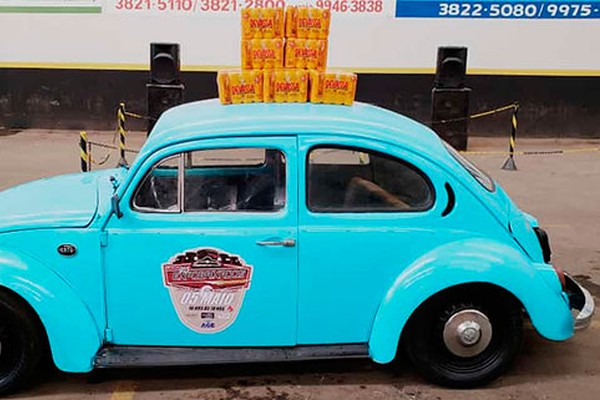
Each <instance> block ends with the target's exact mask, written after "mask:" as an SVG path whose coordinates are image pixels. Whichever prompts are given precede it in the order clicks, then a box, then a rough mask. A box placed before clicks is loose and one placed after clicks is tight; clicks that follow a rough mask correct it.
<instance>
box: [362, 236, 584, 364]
mask: <svg viewBox="0 0 600 400" xmlns="http://www.w3.org/2000/svg"><path fill="white" fill-rule="evenodd" d="M525 257H526V256H525V255H524V254H523V253H522V252H521V251H519V250H517V249H515V248H512V247H509V246H507V245H504V244H501V243H498V242H494V241H490V240H485V239H471V240H466V241H460V242H455V243H450V244H447V245H444V246H441V247H439V248H437V249H435V250H433V251H431V252H430V253H428V254H426V255H424V256H423V257H421V258H419V259H418V260H417V261H416V262H414V263H413V264H412V265H411V266H409V267H408V268H406V269H405V270H404V271H403V272H402V273H401V274H400V275H399V276H398V277H397V278H396V280H395V281H394V283H393V285H392V286H391V287H390V289H389V290H388V291H387V293H386V296H385V297H384V299H383V301H382V302H381V304H380V306H379V310H378V311H377V314H376V317H375V321H374V324H373V329H372V332H371V337H370V340H369V351H370V354H371V357H372V358H373V360H374V361H376V362H379V363H387V362H390V361H392V360H393V359H394V357H395V355H396V350H397V347H398V342H399V338H400V335H401V333H402V330H403V328H404V326H405V325H406V322H407V321H408V319H409V318H410V316H411V315H412V313H413V312H414V311H415V310H416V309H417V308H418V307H419V305H421V304H422V303H423V302H424V301H426V300H427V299H428V298H430V297H431V296H433V295H434V294H436V293H438V292H440V291H442V290H444V289H447V288H450V287H453V286H456V285H460V284H465V283H476V282H482V283H489V284H493V285H496V286H499V287H501V288H503V289H505V290H507V291H508V292H510V293H512V294H513V295H514V296H515V297H516V298H517V299H518V300H519V301H520V302H521V303H522V304H523V307H524V308H525V310H526V311H527V313H528V314H529V317H530V319H531V322H532V324H533V326H534V327H535V328H536V330H537V331H538V332H539V333H540V334H541V335H542V336H543V337H545V338H547V339H551V340H565V339H568V338H570V337H571V336H572V335H573V317H572V315H571V312H570V309H569V306H568V304H567V302H566V301H565V298H564V297H563V295H562V292H561V289H560V284H559V283H558V279H557V278H556V275H554V277H553V278H552V279H553V281H556V283H553V281H552V280H551V279H550V277H549V273H548V271H547V270H551V267H550V266H546V267H547V268H544V266H545V265H544V264H542V265H537V264H532V263H531V262H530V261H528V260H527V258H525ZM536 266H537V267H539V268H536ZM545 270H546V271H545Z"/></svg>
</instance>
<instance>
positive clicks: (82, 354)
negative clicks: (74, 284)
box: [0, 249, 102, 372]
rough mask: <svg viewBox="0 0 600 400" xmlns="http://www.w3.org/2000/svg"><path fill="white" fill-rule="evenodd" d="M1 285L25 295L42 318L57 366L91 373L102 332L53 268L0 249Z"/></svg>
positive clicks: (83, 305) (70, 370)
mask: <svg viewBox="0 0 600 400" xmlns="http://www.w3.org/2000/svg"><path fill="white" fill-rule="evenodd" d="M0 285H1V286H3V287H5V288H7V289H9V290H11V291H13V292H14V293H16V294H17V295H19V296H20V297H22V298H23V299H24V300H25V301H26V302H27V303H28V304H29V305H30V306H31V308H33V310H34V311H35V312H36V313H37V315H38V317H39V319H40V320H41V322H42V324H43V326H44V328H45V330H46V334H47V336H48V341H49V343H50V349H51V352H52V357H53V359H54V362H55V364H56V366H57V367H58V368H59V369H61V370H63V371H66V372H88V371H90V370H91V369H92V366H93V357H94V356H95V354H96V352H97V351H98V349H99V348H100V346H101V343H102V339H101V335H100V331H99V329H98V327H97V326H96V323H95V321H94V318H93V317H92V314H91V312H90V311H89V309H88V308H87V306H86V305H85V304H84V303H83V302H82V300H81V299H80V298H79V297H78V296H77V295H76V294H75V292H74V291H73V290H72V289H71V287H70V286H69V285H68V284H67V283H66V282H65V281H64V280H62V279H61V278H60V277H59V276H58V275H56V274H55V273H54V272H53V271H52V270H51V269H50V268H48V267H47V266H45V265H43V264H42V263H40V262H38V261H36V260H35V259H33V258H31V257H29V256H27V255H24V254H18V253H14V252H8V251H5V250H2V249H0Z"/></svg>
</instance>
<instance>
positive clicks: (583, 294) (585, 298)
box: [565, 273, 596, 330]
mask: <svg viewBox="0 0 600 400" xmlns="http://www.w3.org/2000/svg"><path fill="white" fill-rule="evenodd" d="M565 281H566V286H567V287H566V293H567V296H568V297H569V305H570V307H571V309H572V310H577V311H579V313H577V315H576V316H575V322H574V327H575V330H581V329H585V328H587V327H588V326H590V324H591V323H592V317H593V316H594V310H595V308H596V306H595V304H594V298H593V297H592V295H591V294H590V292H588V291H587V289H585V288H584V287H582V286H581V285H580V284H579V283H577V282H576V281H575V280H574V279H573V278H571V277H570V276H569V275H568V274H566V273H565Z"/></svg>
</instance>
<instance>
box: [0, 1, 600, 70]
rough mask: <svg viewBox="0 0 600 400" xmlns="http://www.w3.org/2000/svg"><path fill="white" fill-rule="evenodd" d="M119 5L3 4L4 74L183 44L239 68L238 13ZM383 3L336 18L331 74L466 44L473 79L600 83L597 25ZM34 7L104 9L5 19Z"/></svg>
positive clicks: (416, 65)
mask: <svg viewBox="0 0 600 400" xmlns="http://www.w3.org/2000/svg"><path fill="white" fill-rule="evenodd" d="M118 1H121V0H75V1H68V0H62V1H61V0H47V1H44V0H37V1H35V2H33V1H29V2H28V1H27V0H25V1H23V0H0V67H19V66H24V67H32V66H40V67H52V66H54V67H67V68H118V69H120V68H123V69H143V68H146V67H147V64H148V57H149V43H150V42H152V41H166V42H169V41H174V42H179V43H181V46H182V63H183V66H184V69H188V70H203V69H209V70H210V69H214V68H217V67H222V66H234V65H237V64H239V62H240V56H239V36H240V26H239V25H240V23H239V18H240V17H239V11H236V12H221V13H201V12H199V11H197V12H185V11H173V12H169V11H158V10H157V9H156V1H157V0H151V1H150V3H146V0H143V1H144V2H143V3H142V5H144V6H145V5H147V4H150V5H151V6H152V7H154V9H153V10H149V11H148V10H132V11H126V10H117V9H116V8H115V7H116V4H117V2H118ZM138 1H140V0H134V3H137V2H138ZM167 1H178V0H167ZM191 1H196V0H191ZM198 1H200V2H201V1H203V0H198ZM221 1H228V0H221ZM240 1H242V2H244V1H248V0H240ZM308 1H310V2H313V3H315V1H317V0H308ZM349 1H350V0H349ZM306 2H307V0H304V1H302V0H288V1H287V3H288V4H292V3H306ZM383 2H384V7H383V12H382V13H380V14H371V15H369V14H367V13H363V14H352V13H349V12H346V13H335V12H334V13H333V18H332V27H331V36H330V53H329V55H330V56H329V65H330V66H331V67H344V68H351V69H356V70H360V71H372V72H430V71H432V70H433V66H434V63H435V56H436V48H437V46H440V45H464V46H467V47H468V48H469V68H470V71H471V73H499V74H513V73H514V74H533V75H544V74H549V75H554V74H558V75H597V76H600V51H598V50H597V46H596V42H597V38H598V37H600V20H598V19H559V20H553V19H444V18H395V17H394V14H395V8H396V3H395V0H383ZM29 3H35V4H37V5H39V4H40V3H44V4H49V5H60V6H66V7H70V6H71V5H72V4H75V5H82V4H84V5H92V6H94V5H95V6H99V5H101V6H102V12H101V13H99V14H80V13H75V14H38V13H23V14H21V13H7V12H6V9H5V12H2V7H3V6H4V7H7V6H14V5H19V6H24V5H27V4H29ZM500 3H501V2H500ZM486 4H488V3H486ZM490 4H491V3H490ZM590 4H592V5H594V4H595V5H596V6H600V2H590ZM200 5H201V3H196V6H197V7H199V6H200ZM596 6H593V7H596ZM596 8H597V9H598V8H600V7H596ZM598 16H600V12H599V13H598Z"/></svg>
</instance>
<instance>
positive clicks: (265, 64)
mask: <svg viewBox="0 0 600 400" xmlns="http://www.w3.org/2000/svg"><path fill="white" fill-rule="evenodd" d="M282 67H283V39H250V40H242V68H243V69H275V68H282Z"/></svg>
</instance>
